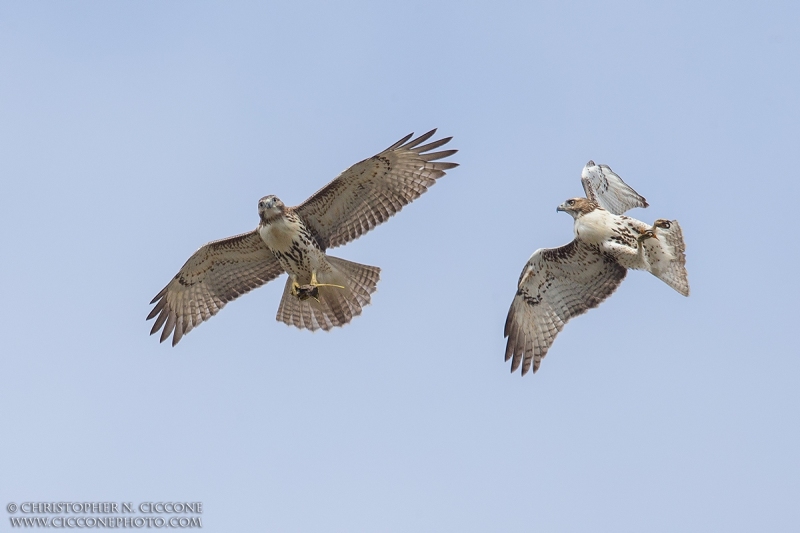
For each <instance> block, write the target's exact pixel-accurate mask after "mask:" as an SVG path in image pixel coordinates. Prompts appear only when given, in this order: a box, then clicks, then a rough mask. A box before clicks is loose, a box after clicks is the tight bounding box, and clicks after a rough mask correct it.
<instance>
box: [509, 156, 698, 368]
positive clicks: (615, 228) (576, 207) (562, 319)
mask: <svg viewBox="0 0 800 533" xmlns="http://www.w3.org/2000/svg"><path fill="white" fill-rule="evenodd" d="M581 182H582V183H583V190H584V191H585V192H586V196H587V197H586V198H572V199H570V200H567V201H566V202H564V203H563V204H561V205H560V206H558V208H557V211H566V212H567V213H569V214H570V215H572V217H573V218H574V219H575V239H574V240H573V241H572V242H571V243H569V244H567V245H565V246H562V247H560V248H549V249H547V248H542V249H539V250H536V251H535V252H533V255H532V256H531V258H530V259H529V260H528V263H527V264H526V265H525V268H524V269H523V270H522V274H521V275H520V277H519V282H518V284H517V294H516V295H515V296H514V301H513V302H512V304H511V309H509V311H508V318H507V319H506V326H505V336H506V337H508V343H507V344H506V361H508V360H509V359H511V371H512V372H514V371H515V370H516V369H517V368H519V366H520V364H522V375H523V376H524V375H525V374H526V373H527V372H528V370H530V368H531V364H533V371H534V372H536V371H537V370H538V369H539V364H540V363H541V361H542V358H543V357H544V356H545V355H546V354H547V350H548V349H549V348H550V346H551V345H552V344H553V340H554V339H555V338H556V335H557V334H558V332H559V331H561V328H563V327H564V324H566V323H567V321H568V320H569V319H570V318H572V317H574V316H578V315H580V314H583V313H585V312H586V311H588V310H589V309H591V308H593V307H597V306H598V305H599V304H600V302H602V301H603V300H605V299H606V298H608V297H609V296H610V295H611V293H613V292H614V291H615V290H616V289H617V287H619V284H620V283H622V280H623V279H624V278H625V274H626V273H627V271H628V269H629V268H633V269H637V270H647V271H648V272H650V273H651V274H653V275H655V276H656V277H658V278H659V279H661V280H663V281H664V282H665V283H666V284H667V285H669V286H670V287H672V288H673V289H675V290H676V291H678V292H679V293H681V294H682V295H684V296H689V281H688V279H687V276H686V267H685V265H686V256H685V254H684V251H685V246H684V243H683V234H682V232H681V227H680V226H679V225H678V221H677V220H664V219H658V220H656V221H655V223H654V224H653V225H652V226H650V225H648V224H645V223H644V222H640V221H638V220H636V219H633V218H630V217H626V216H623V215H622V213H624V212H625V211H627V210H628V209H631V208H633V207H647V201H645V199H644V198H643V197H641V196H639V195H638V194H637V193H636V191H634V190H633V189H631V188H630V187H629V186H628V185H627V184H626V183H625V182H624V181H622V179H620V177H619V176H617V175H616V174H614V172H613V171H612V170H611V169H610V168H609V167H608V166H606V165H595V164H594V162H593V161H589V162H588V163H587V164H586V166H585V167H584V168H583V172H582V174H581Z"/></svg>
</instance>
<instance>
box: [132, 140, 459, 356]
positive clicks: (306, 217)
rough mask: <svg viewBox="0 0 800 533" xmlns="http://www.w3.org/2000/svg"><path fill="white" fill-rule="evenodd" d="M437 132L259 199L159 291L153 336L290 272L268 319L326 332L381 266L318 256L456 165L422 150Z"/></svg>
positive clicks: (356, 305)
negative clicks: (230, 233)
mask: <svg viewBox="0 0 800 533" xmlns="http://www.w3.org/2000/svg"><path fill="white" fill-rule="evenodd" d="M434 133H436V130H435V129H434V130H431V131H429V132H428V133H426V134H424V135H421V136H419V137H417V138H416V139H413V140H410V139H411V137H412V136H413V134H410V135H407V136H405V137H403V138H402V139H400V140H399V141H397V142H396V143H394V144H393V145H392V146H390V147H389V148H387V149H386V150H384V151H383V152H381V153H379V154H378V155H376V156H373V157H370V158H369V159H365V160H364V161H361V162H360V163H356V164H355V165H353V166H352V167H350V168H348V169H347V170H345V171H344V172H342V173H341V174H340V175H339V176H338V177H337V178H336V179H334V180H333V181H332V182H330V183H329V184H328V185H326V186H325V187H323V188H322V189H320V190H319V191H317V192H316V193H314V194H313V195H312V196H311V198H309V199H308V200H306V201H305V202H303V203H302V204H300V205H298V206H296V207H287V206H286V205H284V203H283V202H281V201H280V200H279V199H278V198H277V197H276V196H273V195H270V196H265V197H263V198H261V199H260V200H259V201H258V216H259V218H260V222H259V224H258V227H257V228H256V229H255V230H253V231H251V232H249V233H243V234H241V235H236V236H235V237H229V238H227V239H222V240H219V241H213V242H210V243H208V244H206V245H205V246H202V247H200V249H199V250H197V251H196V252H195V253H194V255H192V257H190V258H189V260H188V261H186V264H185V265H183V268H181V270H180V271H179V272H178V273H177V274H176V275H175V277H174V278H173V279H172V280H171V281H170V282H169V283H168V284H167V286H166V287H164V288H163V289H162V290H161V292H159V293H158V294H157V295H156V297H155V298H153V301H151V302H150V303H151V304H155V307H154V308H153V309H152V311H151V312H150V314H149V315H148V316H147V320H150V319H152V318H155V319H156V321H155V323H154V324H153V329H152V330H150V334H151V335H152V334H153V333H155V332H156V331H158V330H159V329H161V328H162V327H163V330H162V331H161V342H164V340H166V339H167V337H169V336H170V334H172V345H173V346H175V345H176V344H177V343H178V342H179V341H180V340H181V338H182V337H183V336H184V335H186V334H187V333H189V332H190V331H191V330H192V329H193V328H194V327H196V326H197V325H199V324H200V323H201V322H203V321H205V320H208V319H209V318H211V317H212V316H214V315H215V314H217V313H218V312H219V310H220V309H222V308H223V307H224V306H225V304H227V303H228V302H230V301H231V300H234V299H236V298H238V297H239V296H241V295H242V294H244V293H246V292H248V291H250V290H252V289H255V288H256V287H260V286H261V285H264V284H265V283H267V282H269V281H271V280H273V279H275V278H277V277H278V276H280V275H281V274H283V273H284V272H287V273H288V274H289V278H288V279H287V280H286V287H285V288H284V291H283V297H282V298H281V303H280V305H279V307H278V316H277V320H279V321H281V322H284V323H286V324H289V325H293V326H296V327H298V328H305V329H310V330H312V331H314V330H317V329H323V330H329V329H331V328H333V327H334V326H342V325H344V324H347V323H348V322H350V320H352V319H353V317H354V316H357V315H360V314H361V309H362V307H363V306H365V305H367V304H369V303H370V295H371V294H372V293H373V292H375V289H376V285H377V283H378V279H379V277H380V269H379V268H378V267H374V266H367V265H361V264H358V263H353V262H352V261H345V260H344V259H339V258H336V257H332V256H330V255H327V254H326V253H325V251H326V250H327V249H328V248H335V247H336V246H341V245H343V244H346V243H348V242H350V241H352V240H354V239H357V238H358V237H360V236H361V235H363V234H365V233H366V232H368V231H369V230H371V229H372V228H374V227H375V226H377V225H378V224H380V223H382V222H385V221H386V220H387V219H388V218H389V217H391V216H392V215H394V214H395V213H397V212H398V211H400V210H401V209H402V208H403V206H405V205H406V204H408V203H410V202H412V201H413V200H415V199H416V198H418V197H419V196H420V195H421V194H422V193H424V192H425V191H427V190H428V188H429V187H431V186H432V185H433V184H434V183H436V180H437V179H439V178H441V177H442V176H444V175H445V171H446V170H449V169H451V168H454V167H457V166H458V164H457V163H451V162H446V161H439V160H440V159H444V158H446V157H449V156H451V155H453V154H454V153H456V151H457V150H443V151H439V152H431V150H434V149H436V148H439V147H440V146H443V145H445V144H447V143H448V142H450V139H452V137H447V138H444V139H439V140H438V141H433V142H430V143H428V144H423V143H425V142H426V141H427V140H428V139H430V138H431V137H433V135H434Z"/></svg>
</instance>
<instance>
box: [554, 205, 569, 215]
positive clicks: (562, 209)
mask: <svg viewBox="0 0 800 533" xmlns="http://www.w3.org/2000/svg"><path fill="white" fill-rule="evenodd" d="M566 210H567V209H566V208H565V207H564V204H561V205H560V206H558V207H556V213H558V212H559V211H566Z"/></svg>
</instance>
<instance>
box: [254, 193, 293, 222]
mask: <svg viewBox="0 0 800 533" xmlns="http://www.w3.org/2000/svg"><path fill="white" fill-rule="evenodd" d="M285 208H286V206H285V205H284V204H283V202H281V199H280V198H278V197H277V196H275V195H274V194H270V195H269V196H265V197H263V198H262V199H261V200H259V201H258V216H259V217H261V221H262V222H264V223H265V224H268V223H269V222H271V221H273V220H275V219H276V218H280V217H282V216H283V210H284V209H285Z"/></svg>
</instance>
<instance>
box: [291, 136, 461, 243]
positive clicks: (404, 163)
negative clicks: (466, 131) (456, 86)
mask: <svg viewBox="0 0 800 533" xmlns="http://www.w3.org/2000/svg"><path fill="white" fill-rule="evenodd" d="M434 133H436V130H435V129H434V130H431V131H429V132H428V133H426V134H425V135H421V136H420V137H417V138H416V139H414V140H411V141H409V139H410V138H411V137H412V135H413V133H412V134H409V135H407V136H405V137H403V138H402V139H400V140H399V141H397V142H396V143H394V144H393V145H392V146H390V147H389V148H387V149H386V150H384V151H383V152H381V153H379V154H378V155H376V156H373V157H370V158H369V159H365V160H364V161H361V162H360V163H356V164H355V165H353V166H352V167H350V168H348V169H347V170H345V171H344V172H342V173H341V174H340V175H339V176H338V177H337V178H336V179H334V180H333V181H332V182H330V183H329V184H328V185H326V186H325V187H323V188H322V189H320V190H319V191H317V192H316V193H314V195H312V196H311V198H309V199H308V200H306V201H305V202H303V203H302V204H300V205H299V206H297V207H295V208H294V209H295V210H296V212H297V214H298V215H299V216H300V218H301V219H302V220H303V222H304V223H305V224H306V226H307V227H310V228H311V229H312V230H313V231H314V233H315V237H316V238H317V242H318V244H319V245H320V247H321V248H322V249H323V250H324V249H326V248H334V247H336V246H341V245H343V244H345V243H347V242H350V241H352V240H354V239H357V238H358V237H360V236H361V235H363V234H365V233H366V232H368V231H369V230H371V229H372V228H374V227H375V226H377V225H378V224H380V223H381V222H385V221H386V220H387V219H388V218H389V217H390V216H392V215H394V214H395V213H397V212H398V211H400V210H401V209H402V208H403V206H405V205H406V204H408V203H410V202H411V201H413V200H415V199H416V198H418V197H419V196H420V195H421V194H422V193H424V192H425V191H427V190H428V187H430V186H431V185H433V184H434V183H436V180H437V179H438V178H441V177H442V176H444V175H445V170H448V169H451V168H454V167H457V166H458V163H450V162H442V161H438V160H439V159H444V158H445V157H449V156H451V155H453V154H454V153H456V152H457V150H443V151H441V152H430V151H431V150H433V149H435V148H439V147H440V146H443V145H445V144H447V143H448V142H450V139H452V137H447V138H444V139H439V140H438V141H434V142H431V143H428V144H425V145H422V143H424V142H425V141H427V140H428V139H430V138H431V137H432V136H433V134H434ZM420 145H422V146H420Z"/></svg>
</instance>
